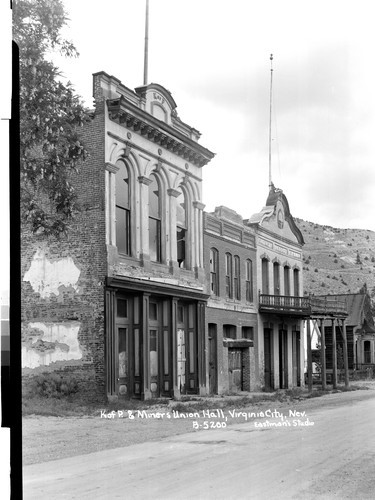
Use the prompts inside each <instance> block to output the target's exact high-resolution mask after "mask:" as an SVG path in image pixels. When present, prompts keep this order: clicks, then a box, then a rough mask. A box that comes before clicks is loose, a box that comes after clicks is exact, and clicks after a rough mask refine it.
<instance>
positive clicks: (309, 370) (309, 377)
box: [307, 318, 313, 392]
mask: <svg viewBox="0 0 375 500" xmlns="http://www.w3.org/2000/svg"><path fill="white" fill-rule="evenodd" d="M310 329H311V325H310V318H309V319H308V320H307V381H308V386H309V392H311V391H312V388H313V380H312V351H311V330H310Z"/></svg>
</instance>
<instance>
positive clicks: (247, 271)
mask: <svg viewBox="0 0 375 500" xmlns="http://www.w3.org/2000/svg"><path fill="white" fill-rule="evenodd" d="M204 253H205V269H206V285H207V289H206V290H207V293H208V294H209V299H208V303H207V309H206V331H207V335H208V367H209V368H208V380H209V392H210V393H211V394H222V393H226V392H228V391H229V392H237V391H251V390H254V389H255V388H256V387H259V384H258V378H257V373H256V363H255V359H256V357H255V350H256V347H257V332H258V327H257V325H258V321H257V294H256V283H255V277H256V274H255V273H254V265H255V261H256V247H255V232H254V230H253V229H251V228H249V227H246V226H245V225H244V223H243V220H242V217H241V216H240V215H238V214H237V213H236V212H234V211H233V210H230V209H229V208H227V207H223V206H221V207H218V208H216V210H215V212H213V213H205V217H204Z"/></svg>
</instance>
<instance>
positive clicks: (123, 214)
mask: <svg viewBox="0 0 375 500" xmlns="http://www.w3.org/2000/svg"><path fill="white" fill-rule="evenodd" d="M116 166H117V167H118V171H117V172H116V246H117V250H118V252H119V253H122V254H125V255H130V254H131V209H130V177H129V170H128V167H127V166H126V164H125V163H124V162H123V161H118V162H117V163H116Z"/></svg>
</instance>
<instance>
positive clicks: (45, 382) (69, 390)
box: [30, 372, 78, 398]
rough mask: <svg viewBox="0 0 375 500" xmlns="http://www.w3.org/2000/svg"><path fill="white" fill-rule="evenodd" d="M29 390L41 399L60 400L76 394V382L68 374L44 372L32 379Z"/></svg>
mask: <svg viewBox="0 0 375 500" xmlns="http://www.w3.org/2000/svg"><path fill="white" fill-rule="evenodd" d="M30 389H31V390H32V392H33V393H34V394H38V395H39V396H42V397H47V398H51V397H52V398H60V397H64V396H69V395H71V394H75V393H76V392H78V382H77V379H76V378H75V377H74V376H73V375H70V374H64V375H62V374H58V373H48V372H45V373H42V374H41V375H37V376H35V377H34V379H33V380H32V383H31V387H30Z"/></svg>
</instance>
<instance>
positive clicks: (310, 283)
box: [295, 218, 375, 295]
mask: <svg viewBox="0 0 375 500" xmlns="http://www.w3.org/2000/svg"><path fill="white" fill-rule="evenodd" d="M295 221H296V223H297V225H298V227H299V229H300V230H301V232H302V234H303V237H304V240H305V246H304V248H303V256H304V259H303V277H304V290H305V293H306V294H310V293H313V294H315V295H323V294H324V295H326V294H335V293H355V292H358V291H359V290H360V288H361V287H362V286H363V284H364V283H366V284H367V289H368V291H369V292H370V293H371V292H372V293H371V294H372V295H373V293H374V292H375V232H373V231H369V230H364V229H338V228H333V227H330V226H321V225H319V224H315V223H313V222H308V221H304V220H302V219H297V218H296V219H295ZM373 289H374V291H373Z"/></svg>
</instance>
